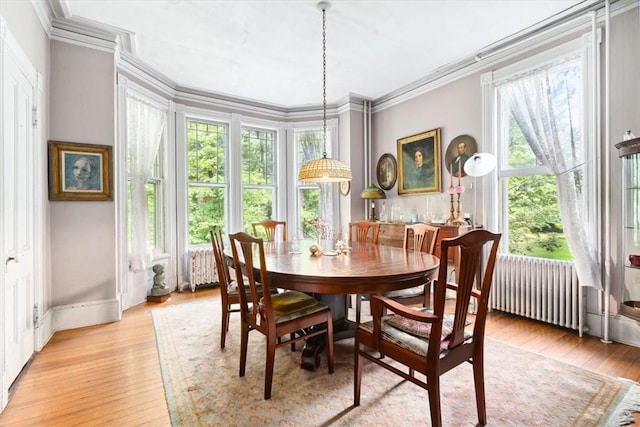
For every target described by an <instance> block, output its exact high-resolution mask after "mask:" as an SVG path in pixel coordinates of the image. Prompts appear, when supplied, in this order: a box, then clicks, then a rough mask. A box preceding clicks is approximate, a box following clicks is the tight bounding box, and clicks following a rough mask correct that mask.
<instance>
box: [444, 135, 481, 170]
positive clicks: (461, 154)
mask: <svg viewBox="0 0 640 427" xmlns="http://www.w3.org/2000/svg"><path fill="white" fill-rule="evenodd" d="M477 152H478V144H476V140H475V139H474V138H473V137H472V136H469V135H459V136H456V137H455V138H453V139H452V140H451V142H450V143H449V146H448V147H447V152H446V153H445V155H444V162H445V165H447V170H448V171H449V173H450V174H451V175H452V176H453V177H458V178H462V177H463V176H467V174H466V173H465V172H464V164H465V163H466V162H467V160H469V157H471V156H472V155H474V154H475V153H477Z"/></svg>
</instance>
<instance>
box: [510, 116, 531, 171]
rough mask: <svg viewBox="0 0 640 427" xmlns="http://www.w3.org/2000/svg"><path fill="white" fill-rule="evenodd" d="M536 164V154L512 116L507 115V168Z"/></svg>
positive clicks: (527, 166)
mask: <svg viewBox="0 0 640 427" xmlns="http://www.w3.org/2000/svg"><path fill="white" fill-rule="evenodd" d="M536 166H538V162H537V161H536V155H535V154H533V150H532V149H531V147H530V146H529V144H528V143H527V140H526V139H525V138H524V135H523V134H522V131H521V130H520V127H519V126H518V124H517V123H516V121H515V119H514V118H513V116H512V115H511V114H510V115H509V154H508V157H507V166H506V167H507V168H512V169H517V168H533V167H536Z"/></svg>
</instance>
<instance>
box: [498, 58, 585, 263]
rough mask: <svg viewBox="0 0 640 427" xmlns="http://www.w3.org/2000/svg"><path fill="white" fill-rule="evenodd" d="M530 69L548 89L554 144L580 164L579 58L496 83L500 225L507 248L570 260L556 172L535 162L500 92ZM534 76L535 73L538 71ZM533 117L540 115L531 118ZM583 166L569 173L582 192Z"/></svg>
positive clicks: (541, 256)
mask: <svg viewBox="0 0 640 427" xmlns="http://www.w3.org/2000/svg"><path fill="white" fill-rule="evenodd" d="M533 73H545V75H546V79H547V83H548V84H549V88H550V90H549V92H548V93H547V94H546V99H547V101H548V102H549V103H550V109H551V111H552V112H553V114H554V120H555V124H556V128H555V129H554V131H555V135H554V137H555V138H558V139H560V141H558V142H557V144H558V146H560V147H562V149H563V150H568V151H569V152H568V153H565V155H567V154H568V157H569V158H571V159H573V160H574V163H576V164H581V159H582V158H583V156H584V152H583V151H584V140H583V135H582V132H581V129H582V128H583V119H582V87H583V82H582V79H583V77H582V66H581V61H580V60H579V58H576V59H572V60H565V61H562V62H560V63H559V64H556V65H554V66H548V67H546V68H544V69H541V70H535V71H534V72H532V73H529V74H525V75H523V76H521V77H518V78H516V79H513V80H511V81H509V82H507V83H505V84H503V85H501V86H500V87H499V88H498V96H499V98H500V99H501V101H502V102H501V104H500V109H501V118H500V126H501V131H500V132H501V134H502V135H504V136H503V138H502V141H501V149H500V151H501V153H502V154H503V158H502V162H501V164H502V167H501V171H500V175H501V177H502V178H501V186H502V195H503V200H502V203H503V212H504V214H503V224H502V228H503V230H507V236H508V250H509V252H510V253H513V254H519V255H526V256H532V257H538V258H549V259H561V260H573V255H572V254H571V252H570V250H569V248H568V246H567V240H566V238H565V234H564V229H563V225H562V219H561V217H560V209H559V204H558V187H557V185H556V177H555V176H554V175H553V174H552V173H551V172H550V170H549V169H548V168H546V167H544V166H541V164H540V162H539V161H538V160H537V158H536V154H535V153H534V151H533V150H532V148H531V146H532V145H530V144H529V142H527V139H526V137H525V135H524V133H523V131H522V128H521V127H520V126H519V124H518V122H517V120H516V117H515V116H514V115H513V114H512V110H511V109H510V107H509V105H507V102H506V99H507V97H506V96H502V95H503V94H505V93H506V91H508V90H509V89H510V85H515V84H520V85H522V84H526V83H527V82H526V79H528V78H529V77H530V75H531V74H533ZM538 77H539V76H538ZM532 119H533V120H544V117H534V118H532ZM583 167H584V166H581V167H577V168H575V169H574V170H572V171H571V172H570V175H571V179H573V180H574V182H575V187H576V188H578V190H579V191H580V196H581V197H584V170H583Z"/></svg>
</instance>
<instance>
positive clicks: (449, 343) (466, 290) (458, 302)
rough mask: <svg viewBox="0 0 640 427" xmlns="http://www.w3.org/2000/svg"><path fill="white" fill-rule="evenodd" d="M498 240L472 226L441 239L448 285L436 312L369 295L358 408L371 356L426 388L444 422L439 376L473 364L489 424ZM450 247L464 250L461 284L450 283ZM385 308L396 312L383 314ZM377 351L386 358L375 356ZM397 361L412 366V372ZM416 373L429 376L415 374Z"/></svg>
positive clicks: (437, 420) (357, 378)
mask: <svg viewBox="0 0 640 427" xmlns="http://www.w3.org/2000/svg"><path fill="white" fill-rule="evenodd" d="M500 238H501V235H500V234H494V233H491V232H489V231H486V230H474V231H471V232H469V233H467V234H464V235H462V236H460V237H456V238H451V239H443V240H442V252H441V254H442V256H441V259H440V267H439V271H438V284H445V283H446V286H436V292H435V299H434V305H433V310H428V309H425V308H423V309H420V310H417V309H415V308H412V307H407V306H405V305H403V304H400V303H399V302H396V301H393V300H391V299H389V298H386V297H383V296H379V295H373V296H372V297H371V309H372V315H373V320H372V321H369V322H365V323H362V324H360V325H359V326H358V328H357V330H356V337H355V346H356V351H355V360H354V389H353V391H354V396H353V403H354V405H355V406H358V405H360V391H361V388H362V366H363V363H364V359H367V360H369V361H370V362H372V363H375V364H377V365H379V366H381V367H383V368H385V369H387V370H389V371H391V372H393V373H395V374H397V375H399V376H400V377H402V378H404V379H405V380H408V381H411V382H412V383H414V384H416V385H418V386H420V387H422V388H424V389H426V390H427V392H428V395H429V409H430V411H431V424H432V425H433V426H441V425H442V413H441V409H440V376H441V375H442V374H444V373H445V372H448V371H450V370H451V369H453V368H455V367H456V366H458V365H461V364H462V363H464V362H469V363H471V364H472V366H473V381H474V384H475V398H476V407H477V411H478V421H479V423H480V424H481V425H485V424H486V423H487V411H486V403H485V389H484V331H485V321H486V317H487V310H488V301H489V291H490V290H491V280H492V276H493V269H494V266H495V262H496V254H497V252H498V244H499V242H500ZM485 247H486V248H487V250H488V257H487V258H486V259H485V257H484V256H483V251H484V250H485ZM449 248H455V249H456V250H459V251H460V258H459V267H460V270H459V273H460V274H459V275H458V277H457V280H458V283H448V282H447V261H449V259H448V258H449V251H448V249H449ZM483 264H484V265H483ZM478 271H481V272H482V273H483V274H484V275H483V278H482V282H481V283H479V284H477V288H476V287H474V282H475V279H476V273H477V272H478ZM448 290H449V291H454V293H455V306H454V309H453V312H452V313H449V312H447V313H445V299H446V296H447V291H448ZM471 298H474V299H475V300H476V301H477V313H476V315H475V318H474V319H473V323H471V322H470V319H467V317H468V313H469V302H470V300H471ZM384 309H387V310H388V311H390V312H392V314H390V315H389V316H383V314H382V312H383V310H384ZM448 311H450V310H448ZM371 350H373V351H374V352H373V353H372V352H371ZM376 351H377V352H379V353H380V354H384V356H385V357H384V358H378V357H376V356H377V355H376V354H375V352H376ZM390 360H391V362H390ZM396 362H397V363H396ZM392 363H393V364H392ZM398 364H400V365H404V366H405V367H406V368H408V372H406V371H404V370H403V369H402V368H401V367H400V366H398ZM394 365H395V366H394ZM375 372H376V371H375V370H374V371H372V374H371V375H372V376H373V375H375ZM416 372H418V373H420V374H422V375H423V376H424V377H426V379H425V378H424V377H417V376H416V375H415V374H416ZM459 398H461V397H459Z"/></svg>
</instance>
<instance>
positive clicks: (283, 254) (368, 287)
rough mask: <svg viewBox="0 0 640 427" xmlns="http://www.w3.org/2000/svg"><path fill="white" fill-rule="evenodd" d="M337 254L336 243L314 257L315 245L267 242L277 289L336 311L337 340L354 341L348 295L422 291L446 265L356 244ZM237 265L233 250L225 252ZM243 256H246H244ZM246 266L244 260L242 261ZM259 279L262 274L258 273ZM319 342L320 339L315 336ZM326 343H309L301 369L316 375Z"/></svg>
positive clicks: (408, 253) (400, 250)
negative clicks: (310, 297) (305, 295)
mask: <svg viewBox="0 0 640 427" xmlns="http://www.w3.org/2000/svg"><path fill="white" fill-rule="evenodd" d="M349 244H351V247H348V248H345V249H344V250H342V251H336V250H334V248H332V244H331V243H324V244H323V245H322V246H324V247H327V248H328V250H327V249H325V250H321V251H318V252H316V253H315V254H312V252H311V251H310V249H311V247H312V246H316V247H317V246H321V245H319V244H318V243H316V242H313V241H299V242H296V243H295V246H296V247H294V248H293V249H295V250H292V245H294V244H293V243H292V242H287V241H282V242H265V243H264V251H265V262H266V269H267V275H268V277H269V280H270V281H271V286H276V287H278V288H282V289H290V290H296V291H301V292H305V293H308V294H311V295H313V296H314V298H316V299H317V300H319V301H321V302H323V303H325V304H327V305H328V306H329V307H331V311H332V319H333V331H334V340H335V341H337V340H341V339H345V338H350V337H353V336H354V333H355V329H356V327H357V325H356V324H355V322H353V321H351V320H349V319H348V306H347V297H348V295H356V294H375V293H382V292H389V291H395V290H399V289H405V288H410V287H413V286H419V285H422V284H424V283H425V282H427V281H428V279H429V278H431V277H433V276H434V275H435V274H436V271H437V268H438V266H439V264H440V260H439V259H438V258H437V257H436V256H434V255H431V254H428V253H426V252H420V251H417V252H416V251H412V250H406V249H403V248H398V247H394V246H383V245H377V244H372V243H359V242H356V241H354V242H350V243H349ZM225 254H226V256H227V258H228V260H231V262H233V260H232V256H231V250H230V249H229V250H225ZM239 255H240V257H241V256H242V254H241V253H240V254H239ZM239 261H240V263H242V262H243V260H242V259H240V260H239ZM254 274H259V271H255V272H254ZM314 338H318V337H314ZM323 348H324V339H322V338H321V337H320V338H319V339H308V340H306V341H305V346H304V348H303V350H302V362H301V366H302V368H304V369H307V370H315V369H317V367H318V365H319V355H320V353H321V352H322V350H323Z"/></svg>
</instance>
